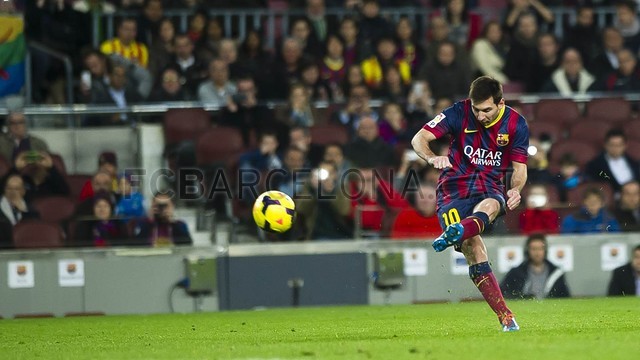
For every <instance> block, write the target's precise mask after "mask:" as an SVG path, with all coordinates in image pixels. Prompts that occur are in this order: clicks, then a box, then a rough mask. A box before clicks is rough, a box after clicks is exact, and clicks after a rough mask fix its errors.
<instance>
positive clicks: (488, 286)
mask: <svg viewBox="0 0 640 360" xmlns="http://www.w3.org/2000/svg"><path fill="white" fill-rule="evenodd" d="M447 134H450V135H451V136H452V138H451V147H450V150H449V154H448V155H447V156H438V155H436V154H435V153H434V152H433V151H432V150H431V149H430V148H429V143H430V142H432V141H434V140H436V139H438V138H441V137H443V136H445V135H447ZM411 144H412V145H413V148H414V149H415V150H416V152H417V153H418V155H419V156H420V157H422V158H423V159H425V160H426V161H427V162H428V163H429V164H431V165H432V166H434V167H435V168H437V169H442V170H443V171H442V174H441V175H440V179H439V181H438V188H437V190H438V191H437V197H438V199H437V202H438V218H439V220H440V226H441V227H442V228H443V229H444V232H443V233H442V235H440V236H439V237H438V238H436V240H435V241H434V242H433V244H432V245H433V248H434V249H435V250H436V252H441V251H444V250H445V249H446V248H448V247H450V246H454V248H455V249H456V251H460V252H462V253H463V254H464V256H465V258H466V259H467V263H468V264H469V276H470V277H471V279H472V280H473V283H474V284H475V285H476V286H477V287H478V289H479V290H480V292H481V293H482V296H483V297H484V299H485V301H486V302H487V303H488V304H489V306H490V307H491V309H492V310H493V311H494V312H495V313H496V314H497V315H498V320H499V321H500V323H501V324H502V330H503V331H516V330H519V326H518V324H517V323H516V321H515V318H514V315H513V313H512V312H511V310H509V308H508V307H507V305H506V303H505V301H504V298H503V296H502V292H501V291H500V285H499V284H498V281H497V280H496V277H495V276H494V275H493V272H492V271H491V267H490V266H489V262H488V257H487V251H486V248H485V245H484V242H483V241H482V237H480V234H482V232H483V231H484V230H485V228H486V227H488V226H489V225H490V224H491V223H492V222H493V221H494V220H495V219H496V218H497V217H498V216H500V215H503V214H504V213H505V211H506V208H508V209H509V210H513V209H515V208H516V207H517V206H518V205H519V204H520V191H521V190H522V188H523V187H524V185H525V183H526V181H527V166H526V163H527V148H528V146H529V129H528V127H527V124H526V122H525V119H524V117H523V116H522V115H520V114H518V113H517V112H516V111H515V110H514V109H512V108H510V107H508V106H506V105H505V103H504V99H503V98H502V85H501V84H500V83H499V82H498V81H496V80H495V79H493V78H491V77H488V76H482V77H479V78H477V79H476V80H474V81H473V82H472V83H471V87H470V90H469V98H468V99H466V100H463V101H459V102H457V103H455V104H454V105H453V106H451V107H449V108H447V109H445V110H444V111H443V112H442V113H440V114H438V115H437V116H436V117H435V118H434V119H433V120H431V121H429V122H428V123H426V124H425V125H424V127H423V128H422V129H420V131H418V133H417V134H416V135H415V136H414V138H413V140H412V141H411ZM511 169H512V173H511V182H510V184H509V186H508V188H505V185H504V184H503V179H504V178H505V177H506V175H507V173H508V172H511ZM505 190H506V191H505ZM505 193H506V194H505Z"/></svg>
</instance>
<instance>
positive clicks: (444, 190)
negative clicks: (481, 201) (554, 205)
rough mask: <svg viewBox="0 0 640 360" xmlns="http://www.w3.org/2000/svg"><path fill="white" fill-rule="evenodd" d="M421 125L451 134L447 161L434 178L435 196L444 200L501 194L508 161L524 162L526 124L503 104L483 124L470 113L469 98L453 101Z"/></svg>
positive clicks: (525, 156)
mask: <svg viewBox="0 0 640 360" xmlns="http://www.w3.org/2000/svg"><path fill="white" fill-rule="evenodd" d="M423 129H425V130H427V131H429V132H431V133H432V134H433V135H435V137H436V138H441V137H442V136H445V135H447V134H450V135H451V144H450V148H449V154H448V157H449V161H450V162H451V165H452V166H453V167H452V168H447V169H444V170H443V172H442V174H441V175H440V179H439V180H438V198H439V199H438V200H439V202H444V203H446V202H448V201H449V200H451V199H454V198H455V199H460V198H466V197H472V196H476V195H485V196H486V195H487V194H500V195H502V196H504V195H505V194H504V193H505V187H504V184H503V181H504V178H505V177H506V174H507V173H508V171H510V170H509V169H511V162H513V161H515V162H519V163H525V164H526V163H527V149H528V147H529V128H528V127H527V123H526V121H525V119H524V117H523V116H522V115H520V114H519V113H518V112H516V111H515V110H514V109H512V108H510V107H508V106H503V108H502V110H501V111H500V113H499V114H498V118H497V119H496V120H495V121H494V122H493V123H492V124H490V125H489V126H487V127H485V126H483V125H482V124H481V123H480V122H479V121H478V120H477V119H476V117H475V115H474V114H473V111H472V109H471V100H469V99H467V100H463V101H460V102H457V103H455V104H454V105H453V106H451V107H449V108H447V109H446V110H444V111H443V112H442V113H440V114H438V115H437V116H436V117H435V118H433V119H432V120H431V121H429V122H428V123H426V124H425V125H424V127H423Z"/></svg>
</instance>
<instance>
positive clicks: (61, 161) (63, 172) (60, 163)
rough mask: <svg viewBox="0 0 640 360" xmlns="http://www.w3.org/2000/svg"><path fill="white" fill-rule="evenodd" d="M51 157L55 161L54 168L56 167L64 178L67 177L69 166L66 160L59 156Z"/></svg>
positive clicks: (53, 155) (52, 155)
mask: <svg viewBox="0 0 640 360" xmlns="http://www.w3.org/2000/svg"><path fill="white" fill-rule="evenodd" d="M49 155H50V156H51V161H53V166H55V167H56V170H58V172H59V173H60V175H62V176H67V166H66V165H65V164H64V159H63V158H62V156H60V155H59V154H49Z"/></svg>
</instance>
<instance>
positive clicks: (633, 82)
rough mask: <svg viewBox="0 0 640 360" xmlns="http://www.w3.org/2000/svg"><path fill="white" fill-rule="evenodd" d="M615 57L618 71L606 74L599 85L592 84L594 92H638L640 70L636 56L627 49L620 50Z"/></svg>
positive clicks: (639, 89) (639, 88)
mask: <svg viewBox="0 0 640 360" xmlns="http://www.w3.org/2000/svg"><path fill="white" fill-rule="evenodd" d="M616 57H617V59H618V70H617V71H612V72H610V73H609V74H607V75H606V76H605V77H603V78H602V79H601V80H600V82H599V84H594V90H598V91H615V92H620V93H623V92H637V91H640V69H638V66H637V65H638V59H637V58H636V56H635V55H634V54H633V53H632V52H631V50H629V49H621V50H620V51H618V53H617V54H616Z"/></svg>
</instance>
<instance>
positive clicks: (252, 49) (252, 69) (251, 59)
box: [238, 29, 273, 89]
mask: <svg viewBox="0 0 640 360" xmlns="http://www.w3.org/2000/svg"><path fill="white" fill-rule="evenodd" d="M262 36H263V34H262V32H261V31H260V30H258V29H249V30H247V35H246V37H245V38H244V42H243V43H242V44H241V45H240V49H239V56H238V58H239V59H240V61H241V68H243V69H245V70H246V71H247V72H249V73H250V74H251V75H252V76H253V78H254V79H256V81H257V83H258V84H259V88H260V89H262V88H263V87H264V83H265V81H267V80H266V79H265V75H266V74H267V72H265V70H264V66H265V64H271V63H272V61H273V59H272V58H271V53H270V52H269V51H267V50H266V49H265V46H264V44H263V40H262Z"/></svg>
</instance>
